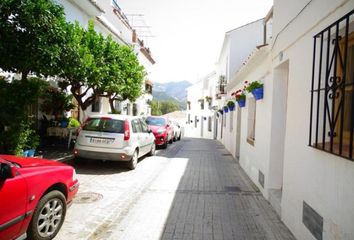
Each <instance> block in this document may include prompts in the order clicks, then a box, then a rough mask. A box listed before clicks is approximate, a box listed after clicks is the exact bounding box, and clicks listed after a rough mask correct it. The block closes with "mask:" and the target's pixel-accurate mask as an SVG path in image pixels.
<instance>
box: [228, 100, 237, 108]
mask: <svg viewBox="0 0 354 240" xmlns="http://www.w3.org/2000/svg"><path fill="white" fill-rule="evenodd" d="M227 106H228V107H234V106H235V103H234V101H228V102H227Z"/></svg>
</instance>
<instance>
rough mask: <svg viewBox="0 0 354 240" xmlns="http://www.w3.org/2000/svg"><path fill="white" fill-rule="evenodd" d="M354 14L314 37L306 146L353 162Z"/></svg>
mask: <svg viewBox="0 0 354 240" xmlns="http://www.w3.org/2000/svg"><path fill="white" fill-rule="evenodd" d="M353 14H354V10H352V11H351V12H349V13H348V14H346V15H345V16H343V17H341V18H340V19H338V20H337V21H336V22H334V23H332V24H331V25H329V26H328V27H327V28H325V29H324V30H322V31H321V32H319V33H318V34H316V35H315V36H314V47H313V67H312V84H311V108H310V111H311V114H310V134H309V146H311V147H315V148H317V149H320V150H323V151H326V152H329V153H332V154H335V155H338V156H341V157H344V158H347V159H350V160H353V129H354V124H353V122H354V116H353V114H354V109H353V108H354V97H353V87H354V34H353V33H352V32H353V30H354V26H353V25H354V24H353V21H352V20H353V16H354V15H353Z"/></svg>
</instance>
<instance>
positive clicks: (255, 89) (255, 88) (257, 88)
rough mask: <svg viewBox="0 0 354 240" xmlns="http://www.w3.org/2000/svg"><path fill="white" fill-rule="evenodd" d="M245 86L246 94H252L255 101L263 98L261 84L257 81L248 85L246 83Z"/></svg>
mask: <svg viewBox="0 0 354 240" xmlns="http://www.w3.org/2000/svg"><path fill="white" fill-rule="evenodd" d="M245 84H247V85H246V90H247V92H250V93H252V95H253V96H254V98H255V99H256V100H259V99H262V98H263V83H260V82H258V81H254V82H251V83H248V82H247V81H246V82H245Z"/></svg>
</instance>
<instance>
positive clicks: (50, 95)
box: [41, 86, 74, 116]
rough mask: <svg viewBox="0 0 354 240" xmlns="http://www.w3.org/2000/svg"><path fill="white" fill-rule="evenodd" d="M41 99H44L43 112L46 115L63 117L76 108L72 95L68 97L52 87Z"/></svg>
mask: <svg viewBox="0 0 354 240" xmlns="http://www.w3.org/2000/svg"><path fill="white" fill-rule="evenodd" d="M41 98H42V99H43V103H42V104H41V110H42V111H43V112H45V113H46V114H50V115H56V116H62V115H63V113H64V111H67V112H68V111H70V110H71V109H73V108H74V104H73V103H72V98H73V96H72V95H67V94H66V93H64V92H60V91H58V90H57V89H56V88H53V87H50V86H49V87H48V88H47V89H46V90H45V91H44V93H43V94H42V95H41Z"/></svg>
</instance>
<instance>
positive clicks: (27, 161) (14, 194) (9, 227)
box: [0, 155, 79, 240]
mask: <svg viewBox="0 0 354 240" xmlns="http://www.w3.org/2000/svg"><path fill="white" fill-rule="evenodd" d="M78 187H79V183H78V180H77V178H76V173H75V169H74V168H72V167H71V166H68V165H65V164H62V163H59V162H55V161H49V160H44V159H38V158H25V157H16V156H9V155H0V239H1V240H5V239H6V240H8V239H25V238H26V237H27V238H28V239H36V240H39V239H40V240H44V239H46V240H47V239H52V238H54V237H55V235H56V234H57V233H58V231H59V229H60V228H61V226H62V224H63V222H64V218H65V214H66V209H67V206H68V204H70V203H71V201H72V199H73V197H74V196H75V194H76V193H77V191H78Z"/></svg>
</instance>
